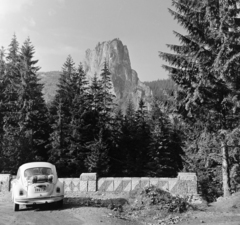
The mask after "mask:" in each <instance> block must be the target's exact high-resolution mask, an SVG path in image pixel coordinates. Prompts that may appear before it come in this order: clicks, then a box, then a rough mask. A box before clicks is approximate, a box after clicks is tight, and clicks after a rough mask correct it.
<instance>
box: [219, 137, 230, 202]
mask: <svg viewBox="0 0 240 225" xmlns="http://www.w3.org/2000/svg"><path fill="white" fill-rule="evenodd" d="M221 150H222V178H223V196H224V197H228V196H230V195H231V193H230V177H229V156H228V146H227V143H226V141H222V143H221Z"/></svg>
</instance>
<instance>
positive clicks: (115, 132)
mask: <svg viewBox="0 0 240 225" xmlns="http://www.w3.org/2000/svg"><path fill="white" fill-rule="evenodd" d="M37 63H38V61H37V60H35V59H34V47H33V45H32V44H31V42H30V40H29V39H27V40H26V41H25V42H24V44H23V45H22V47H21V48H20V47H19V43H18V41H17V38H16V36H14V37H13V39H12V41H11V43H10V45H9V48H8V51H6V52H5V51H4V49H2V50H1V140H2V141H1V158H0V160H1V170H6V171H10V172H12V173H15V172H16V170H17V168H18V167H19V165H21V164H22V163H25V162H29V161H49V162H52V163H54V164H55V165H56V166H57V168H58V171H59V175H60V176H68V177H69V176H79V174H80V173H82V172H86V171H89V172H92V171H94V172H97V173H98V174H99V175H100V176H165V177H166V176H167V177H176V176H177V172H178V171H181V170H182V169H183V161H182V156H184V152H183V149H182V147H183V142H182V138H181V134H180V133H179V131H178V130H177V128H176V127H175V126H174V124H172V121H171V120H170V118H169V117H168V116H167V114H166V113H164V112H163V111H162V110H161V107H162V106H161V105H159V104H157V102H155V105H154V110H152V111H151V112H148V111H147V110H146V107H145V105H144V101H143V100H141V101H140V102H139V107H138V108H137V109H134V108H133V104H132V102H131V101H130V102H129V103H128V108H127V110H126V112H121V111H120V110H119V109H118V107H117V105H115V103H114V98H115V96H114V95H113V94H112V92H111V89H112V82H111V73H110V72H109V70H108V66H107V62H105V63H104V65H103V68H102V72H101V75H100V78H98V77H97V76H94V77H93V78H92V81H91V82H89V81H88V80H87V78H86V74H85V72H84V71H83V67H82V65H81V63H80V64H79V65H78V66H76V65H75V63H74V62H73V60H72V58H71V56H68V57H67V59H66V61H65V63H64V64H63V67H62V72H61V74H60V78H59V81H58V85H57V90H56V94H55V96H54V98H53V100H52V101H51V102H50V103H48V104H46V102H45V101H44V99H43V88H44V87H43V85H42V84H41V82H40V78H39V76H38V70H39V67H38V66H37Z"/></svg>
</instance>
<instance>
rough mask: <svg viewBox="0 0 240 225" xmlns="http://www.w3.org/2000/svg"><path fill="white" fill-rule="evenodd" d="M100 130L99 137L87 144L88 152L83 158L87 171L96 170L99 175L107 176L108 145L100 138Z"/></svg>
mask: <svg viewBox="0 0 240 225" xmlns="http://www.w3.org/2000/svg"><path fill="white" fill-rule="evenodd" d="M102 135H103V134H102V131H100V133H99V137H98V138H97V139H95V140H93V141H92V142H90V143H88V144H87V148H88V149H89V150H90V154H89V155H88V156H87V158H86V160H85V164H86V167H87V168H88V171H89V172H96V173H97V174H98V175H99V176H102V177H103V176H107V175H108V172H109V157H108V146H107V145H106V144H105V143H104V141H103V138H102Z"/></svg>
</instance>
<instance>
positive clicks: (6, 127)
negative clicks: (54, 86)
mask: <svg viewBox="0 0 240 225" xmlns="http://www.w3.org/2000/svg"><path fill="white" fill-rule="evenodd" d="M6 60H7V63H6V67H5V68H6V75H5V79H4V91H3V102H2V104H3V105H4V117H3V132H4V134H3V139H2V144H3V145H2V154H3V158H4V167H5V169H6V170H9V171H11V172H14V170H15V169H16V168H17V167H18V166H19V165H20V164H21V160H22V159H21V157H20V154H21V152H20V151H19V148H20V135H19V133H20V129H19V126H18V117H19V107H18V105H17V100H18V93H17V92H18V88H19V86H20V84H21V75H20V70H19V69H20V56H19V43H18V41H17V38H16V36H15V35H14V36H13V38H12V41H11V43H10V45H9V52H8V54H7V56H6Z"/></svg>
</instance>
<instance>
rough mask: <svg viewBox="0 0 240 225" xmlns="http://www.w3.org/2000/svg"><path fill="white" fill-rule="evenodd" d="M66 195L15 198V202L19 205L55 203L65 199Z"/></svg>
mask: <svg viewBox="0 0 240 225" xmlns="http://www.w3.org/2000/svg"><path fill="white" fill-rule="evenodd" d="M63 198H64V195H58V196H49V197H38V198H26V197H25V198H24V197H23V198H15V199H14V203H15V204H19V205H32V204H44V203H53V202H58V201H61V200H63Z"/></svg>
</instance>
